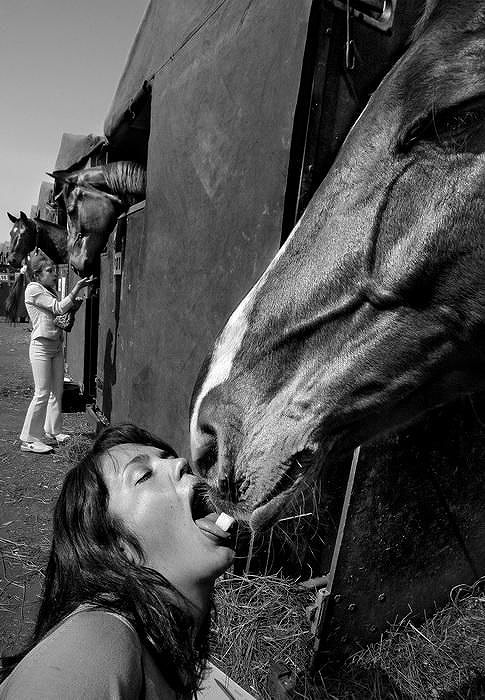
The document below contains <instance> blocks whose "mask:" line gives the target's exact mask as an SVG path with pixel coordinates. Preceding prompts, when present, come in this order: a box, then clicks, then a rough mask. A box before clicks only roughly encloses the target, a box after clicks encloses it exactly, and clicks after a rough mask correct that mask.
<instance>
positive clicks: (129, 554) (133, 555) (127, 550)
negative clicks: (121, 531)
mask: <svg viewBox="0 0 485 700" xmlns="http://www.w3.org/2000/svg"><path fill="white" fill-rule="evenodd" d="M118 549H119V550H120V552H121V553H122V554H123V555H124V556H125V557H126V558H127V559H128V561H129V562H130V563H131V564H141V562H140V557H139V556H138V554H137V552H136V551H135V550H134V548H133V547H132V546H131V545H130V544H129V542H125V540H120V541H119V544H118Z"/></svg>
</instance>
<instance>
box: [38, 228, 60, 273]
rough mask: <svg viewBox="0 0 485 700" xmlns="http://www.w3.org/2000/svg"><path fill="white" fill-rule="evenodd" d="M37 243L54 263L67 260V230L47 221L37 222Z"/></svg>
mask: <svg viewBox="0 0 485 700" xmlns="http://www.w3.org/2000/svg"><path fill="white" fill-rule="evenodd" d="M37 245H38V246H39V247H40V248H42V250H43V251H44V253H45V254H46V255H48V256H49V257H50V258H51V259H52V260H53V261H54V262H55V263H56V264H61V263H66V262H67V231H66V230H65V229H63V228H62V227H61V226H55V225H51V226H50V225H49V222H45V221H38V222H37Z"/></svg>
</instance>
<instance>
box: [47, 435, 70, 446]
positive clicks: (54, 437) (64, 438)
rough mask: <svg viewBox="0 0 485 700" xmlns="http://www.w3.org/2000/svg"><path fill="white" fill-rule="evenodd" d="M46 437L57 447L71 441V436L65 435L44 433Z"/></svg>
mask: <svg viewBox="0 0 485 700" xmlns="http://www.w3.org/2000/svg"><path fill="white" fill-rule="evenodd" d="M46 436H47V437H48V438H49V440H55V441H56V442H57V444H58V445H62V444H63V443H65V442H67V441H68V440H70V439H71V436H70V435H68V434H67V433H57V435H48V434H47V433H46Z"/></svg>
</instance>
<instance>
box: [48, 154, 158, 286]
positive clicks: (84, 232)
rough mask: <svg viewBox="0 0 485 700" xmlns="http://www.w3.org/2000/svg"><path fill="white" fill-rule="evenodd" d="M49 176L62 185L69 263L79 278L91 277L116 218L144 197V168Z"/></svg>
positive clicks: (120, 164)
mask: <svg viewBox="0 0 485 700" xmlns="http://www.w3.org/2000/svg"><path fill="white" fill-rule="evenodd" d="M48 174H49V175H51V177H54V178H55V179H56V180H57V181H59V182H62V183H63V188H62V197H63V198H64V204H65V207H66V212H67V229H68V251H69V260H70V263H71V265H72V267H73V268H74V269H75V270H76V272H78V273H79V274H80V275H88V274H91V273H92V272H94V271H95V268H96V265H97V262H98V260H99V255H100V253H101V251H102V250H103V248H104V247H105V245H106V243H107V242H108V238H109V236H110V233H111V231H112V230H113V229H114V227H115V225H116V220H117V218H118V216H119V215H120V214H121V213H122V212H124V211H126V210H127V209H128V208H129V207H130V206H131V205H132V204H134V203H135V202H139V201H140V200H142V199H143V198H144V197H145V185H146V172H145V168H143V167H142V166H141V165H139V164H138V163H134V162H132V161H116V162H114V163H107V164H105V165H96V166H93V167H91V168H84V169H80V170H75V171H72V172H70V171H67V170H56V171H55V172H54V173H48ZM58 196H59V195H58Z"/></svg>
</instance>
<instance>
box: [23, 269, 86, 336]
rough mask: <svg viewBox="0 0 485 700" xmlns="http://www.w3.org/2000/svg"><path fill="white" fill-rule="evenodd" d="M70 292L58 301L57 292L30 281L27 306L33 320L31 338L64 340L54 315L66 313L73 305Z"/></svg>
mask: <svg viewBox="0 0 485 700" xmlns="http://www.w3.org/2000/svg"><path fill="white" fill-rule="evenodd" d="M73 303H74V302H73V299H72V296H71V295H70V294H68V295H67V296H65V297H64V299H62V301H58V299H57V296H56V294H54V292H51V290H50V289H47V288H46V287H44V286H43V285H42V284H40V282H29V284H28V285H27V286H26V288H25V306H26V308H27V313H28V314H29V317H30V320H31V321H32V334H31V336H30V338H31V340H35V338H48V339H49V340H62V337H63V336H62V331H61V329H60V328H57V326H55V325H54V316H59V315H60V314H65V313H66V311H69V309H71V308H72V306H73Z"/></svg>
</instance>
